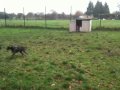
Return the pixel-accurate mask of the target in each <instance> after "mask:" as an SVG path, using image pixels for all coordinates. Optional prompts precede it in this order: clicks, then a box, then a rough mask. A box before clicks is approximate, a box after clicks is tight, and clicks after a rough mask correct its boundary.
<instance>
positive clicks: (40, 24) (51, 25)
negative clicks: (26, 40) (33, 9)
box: [0, 20, 120, 29]
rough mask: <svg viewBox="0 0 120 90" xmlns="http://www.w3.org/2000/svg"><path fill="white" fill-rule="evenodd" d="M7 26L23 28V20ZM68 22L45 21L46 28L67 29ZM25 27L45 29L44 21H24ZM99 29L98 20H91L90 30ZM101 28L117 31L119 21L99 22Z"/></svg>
mask: <svg viewBox="0 0 120 90" xmlns="http://www.w3.org/2000/svg"><path fill="white" fill-rule="evenodd" d="M6 22H7V23H6V24H7V26H14V27H17V26H24V21H23V20H7V21H6ZM69 23H70V21H69V20H47V21H46V24H47V27H48V28H62V29H63V28H65V29H68V28H69ZM0 26H5V21H4V20H0ZM25 26H26V27H42V28H44V27H45V21H44V20H26V21H25ZM98 27H100V20H93V21H92V28H93V29H96V28H98ZM101 27H103V28H112V29H114V28H115V29H117V28H118V29H119V28H120V20H101Z"/></svg>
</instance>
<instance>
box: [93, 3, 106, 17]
mask: <svg viewBox="0 0 120 90" xmlns="http://www.w3.org/2000/svg"><path fill="white" fill-rule="evenodd" d="M103 7H104V6H103V5H102V2H99V1H97V3H96V5H95V8H94V17H97V18H98V17H99V15H100V14H104V8H103Z"/></svg>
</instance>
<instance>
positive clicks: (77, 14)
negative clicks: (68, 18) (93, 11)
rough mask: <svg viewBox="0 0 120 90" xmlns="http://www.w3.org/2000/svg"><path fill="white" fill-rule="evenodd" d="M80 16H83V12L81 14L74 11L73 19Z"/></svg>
mask: <svg viewBox="0 0 120 90" xmlns="http://www.w3.org/2000/svg"><path fill="white" fill-rule="evenodd" d="M81 15H83V12H81V11H76V13H75V15H74V17H75V18H78V17H79V16H81Z"/></svg>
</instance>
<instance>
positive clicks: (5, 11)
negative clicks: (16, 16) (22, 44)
mask: <svg viewBox="0 0 120 90" xmlns="http://www.w3.org/2000/svg"><path fill="white" fill-rule="evenodd" d="M4 16H5V17H4V18H5V27H6V11H5V8H4Z"/></svg>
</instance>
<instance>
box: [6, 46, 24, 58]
mask: <svg viewBox="0 0 120 90" xmlns="http://www.w3.org/2000/svg"><path fill="white" fill-rule="evenodd" d="M6 49H7V50H10V51H11V52H12V56H14V55H15V54H16V53H21V54H22V55H24V54H26V48H25V47H23V46H8V47H7V48H6Z"/></svg>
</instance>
